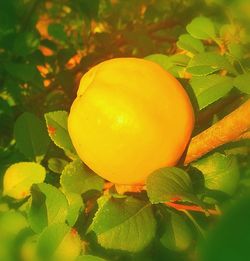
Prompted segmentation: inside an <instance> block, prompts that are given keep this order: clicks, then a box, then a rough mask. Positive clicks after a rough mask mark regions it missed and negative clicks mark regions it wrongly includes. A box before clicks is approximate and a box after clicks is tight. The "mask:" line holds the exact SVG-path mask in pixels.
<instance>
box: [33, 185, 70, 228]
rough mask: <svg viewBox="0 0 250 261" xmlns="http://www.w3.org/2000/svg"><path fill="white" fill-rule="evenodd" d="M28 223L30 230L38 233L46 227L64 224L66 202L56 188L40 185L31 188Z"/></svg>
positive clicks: (66, 211) (66, 212)
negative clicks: (58, 223)
mask: <svg viewBox="0 0 250 261" xmlns="http://www.w3.org/2000/svg"><path fill="white" fill-rule="evenodd" d="M31 195H32V200H31V206H30V209H29V221H30V225H31V228H32V229H33V230H34V231H35V232H37V233H39V232H41V231H42V230H43V229H44V228H45V227H46V226H48V225H51V224H54V223H57V222H64V221H65V220H66V218H67V215H68V201H67V199H66V197H65V195H64V194H63V193H62V192H61V191H60V190H59V189H57V188H56V187H54V186H52V185H49V184H46V183H41V184H36V185H33V186H32V188H31Z"/></svg>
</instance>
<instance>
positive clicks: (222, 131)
mask: <svg viewBox="0 0 250 261" xmlns="http://www.w3.org/2000/svg"><path fill="white" fill-rule="evenodd" d="M249 129H250V100H247V101H246V102H245V103H243V104H242V105H241V106H240V107H239V108H237V109H236V110H234V111H233V112H231V113H230V114H228V115H227V116H226V117H224V118H223V119H222V120H220V121H218V122H217V123H215V124H214V125H212V126H211V127H210V128H208V129H206V130H205V131H203V132H202V133H200V134H198V135H197V136H195V137H194V138H192V140H191V142H190V144H189V147H188V150H187V154H186V158H185V160H184V164H185V165H187V164H189V163H190V162H192V161H195V160H197V159H199V158H200V157H202V156H203V155H205V154H207V153H208V152H210V151H212V150H213V149H215V148H217V147H219V146H221V145H223V144H226V143H228V142H231V141H236V140H239V139H242V138H249V132H248V130H249Z"/></svg>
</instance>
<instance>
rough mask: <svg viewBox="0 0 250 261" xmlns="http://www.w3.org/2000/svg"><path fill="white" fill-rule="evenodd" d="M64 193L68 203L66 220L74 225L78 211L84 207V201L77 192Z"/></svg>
mask: <svg viewBox="0 0 250 261" xmlns="http://www.w3.org/2000/svg"><path fill="white" fill-rule="evenodd" d="M64 194H65V196H66V198H67V200H68V203H69V208H68V215H67V218H66V220H67V222H68V224H69V225H70V226H74V225H75V223H76V221H77V219H78V216H79V214H80V211H82V210H83V209H84V203H83V200H82V197H81V195H79V194H77V193H64Z"/></svg>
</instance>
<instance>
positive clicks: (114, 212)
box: [91, 197, 156, 252]
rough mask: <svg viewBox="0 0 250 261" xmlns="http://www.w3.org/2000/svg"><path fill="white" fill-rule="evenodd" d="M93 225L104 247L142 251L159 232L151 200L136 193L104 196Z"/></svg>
mask: <svg viewBox="0 0 250 261" xmlns="http://www.w3.org/2000/svg"><path fill="white" fill-rule="evenodd" d="M101 201H102V202H101V204H99V209H98V211H97V212H96V214H95V217H94V219H93V223H92V224H91V229H92V230H93V231H94V232H95V234H96V236H97V240H98V243H99V244H100V245H101V246H103V247H104V248H108V249H117V250H124V251H129V252H138V251H141V250H142V249H143V248H145V247H146V246H147V245H148V244H149V243H150V241H151V240H152V239H153V237H154V236H155V232H156V221H155V218H154V216H153V212H152V208H151V204H150V203H148V202H144V201H141V200H138V199H135V198H133V197H126V198H107V197H106V198H105V200H101Z"/></svg>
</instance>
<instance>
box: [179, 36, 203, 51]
mask: <svg viewBox="0 0 250 261" xmlns="http://www.w3.org/2000/svg"><path fill="white" fill-rule="evenodd" d="M177 46H178V47H179V48H180V49H182V50H185V51H188V52H191V53H193V54H196V53H202V52H204V45H203V43H202V42H201V41H200V40H198V39H195V38H193V37H192V36H191V35H189V34H182V35H181V36H180V37H179V40H178V42H177Z"/></svg>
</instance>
